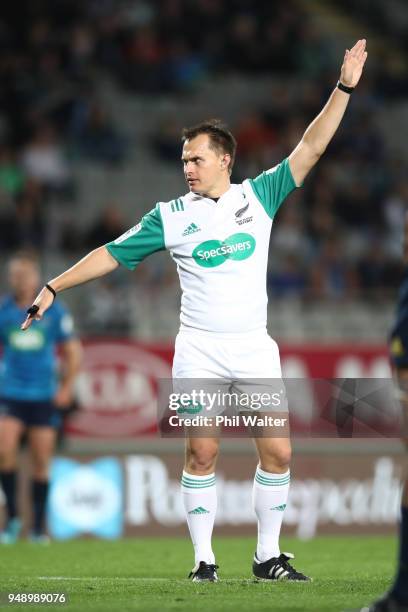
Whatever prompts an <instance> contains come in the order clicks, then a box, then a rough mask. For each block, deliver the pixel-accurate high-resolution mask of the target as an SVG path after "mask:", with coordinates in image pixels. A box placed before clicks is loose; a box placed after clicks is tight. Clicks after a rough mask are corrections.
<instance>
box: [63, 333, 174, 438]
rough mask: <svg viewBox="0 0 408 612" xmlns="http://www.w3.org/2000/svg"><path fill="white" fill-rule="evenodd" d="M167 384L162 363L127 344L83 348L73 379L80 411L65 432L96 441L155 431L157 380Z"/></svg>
mask: <svg viewBox="0 0 408 612" xmlns="http://www.w3.org/2000/svg"><path fill="white" fill-rule="evenodd" d="M159 378H171V366H170V364H169V363H168V362H166V361H165V360H164V359H162V358H160V357H159V356H157V355H154V354H152V353H151V352H149V351H147V350H144V349H143V348H141V347H139V346H138V347H136V346H135V345H132V344H131V343H126V342H117V341H116V342H112V341H111V342H95V343H87V344H85V350H84V360H83V364H82V369H81V372H80V374H79V376H78V379H77V395H78V400H79V404H80V407H81V409H80V410H79V411H78V412H76V413H74V414H73V415H72V416H71V417H70V418H69V421H68V424H67V431H68V432H69V433H72V434H76V435H78V434H79V435H81V434H82V435H88V436H89V435H90V436H97V437H132V436H135V435H138V434H142V433H146V432H149V431H152V432H153V431H155V429H156V422H157V379H159Z"/></svg>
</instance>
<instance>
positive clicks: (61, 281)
mask: <svg viewBox="0 0 408 612" xmlns="http://www.w3.org/2000/svg"><path fill="white" fill-rule="evenodd" d="M118 266H119V263H118V262H117V261H116V259H115V258H114V257H112V255H111V254H110V253H109V251H108V250H107V248H106V247H105V246H101V247H99V248H97V249H95V250H94V251H91V252H90V253H88V255H86V256H85V257H83V258H82V259H81V260H80V261H78V262H77V263H76V264H75V265H73V266H72V268H69V269H68V270H66V271H65V272H63V273H62V274H60V275H59V276H56V277H55V278H53V279H52V280H50V281H49V282H48V283H47V284H46V285H44V287H43V288H42V289H41V291H40V293H39V294H38V295H37V297H36V298H35V300H34V302H33V304H32V305H31V306H30V308H29V309H28V311H27V313H28V314H27V318H26V319H25V321H24V323H22V325H21V329H23V330H25V329H28V328H29V327H30V325H31V323H32V322H33V321H34V320H36V321H39V320H40V319H41V318H42V316H43V314H44V312H45V311H46V310H48V308H49V307H50V306H51V305H52V303H53V301H54V299H55V296H56V294H57V293H59V292H60V291H64V289H70V288H71V287H75V286H76V285H81V284H82V283H86V282H87V281H90V280H93V279H94V278H98V277H99V276H104V275H105V274H108V273H109V272H112V271H113V270H115V269H116V268H117V267H118Z"/></svg>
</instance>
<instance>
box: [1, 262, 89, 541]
mask: <svg viewBox="0 0 408 612" xmlns="http://www.w3.org/2000/svg"><path fill="white" fill-rule="evenodd" d="M8 280H9V285H10V289H11V293H10V295H8V296H7V297H5V299H3V301H2V302H1V303H0V343H1V345H2V350H3V355H2V361H1V368H0V482H1V486H2V489H3V492H4V496H5V502H6V504H5V505H6V520H5V525H4V530H3V532H2V533H1V534H0V542H2V543H4V544H7V543H13V542H15V541H16V539H17V538H18V536H19V534H20V530H21V520H20V519H19V517H18V512H17V507H16V488H17V487H16V480H17V479H16V470H17V461H18V450H19V445H20V440H21V437H22V435H23V434H24V433H25V432H26V433H27V441H28V446H29V450H30V454H31V466H32V502H33V524H32V532H31V539H32V540H33V541H38V542H45V541H46V540H47V537H46V535H45V534H44V513H45V505H46V500H47V493H48V467H49V463H50V460H51V457H52V455H53V452H54V448H55V442H56V436H57V430H58V427H59V425H60V423H61V409H63V408H65V407H68V406H69V405H70V404H71V402H72V399H73V397H72V393H73V383H74V379H75V376H76V373H77V371H78V367H79V363H80V354H81V347H80V343H79V341H78V340H77V339H75V338H74V336H73V323H72V318H71V316H70V314H69V313H68V311H67V310H66V308H65V307H64V306H62V305H61V303H60V302H58V303H55V304H53V305H52V307H51V308H50V309H49V310H48V311H47V314H46V316H45V317H44V321H43V324H42V325H41V326H36V327H32V328H31V329H30V330H29V332H30V333H29V334H28V335H27V333H24V332H22V331H21V329H20V324H21V317H23V316H24V313H25V311H26V310H27V307H28V306H29V305H30V304H31V303H32V301H33V298H34V297H35V295H36V293H37V291H38V287H39V285H40V273H39V266H38V262H37V260H36V258H35V256H33V255H32V254H31V253H20V254H16V255H14V256H13V257H12V259H11V260H10V262H9V267H8ZM57 347H58V348H60V349H61V366H62V367H61V376H59V372H58V368H57V355H56V349H57Z"/></svg>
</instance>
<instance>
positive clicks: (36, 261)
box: [9, 248, 40, 268]
mask: <svg viewBox="0 0 408 612" xmlns="http://www.w3.org/2000/svg"><path fill="white" fill-rule="evenodd" d="M12 261H29V262H30V263H32V264H33V266H36V267H37V268H39V267H40V258H39V256H38V253H37V251H35V250H34V249H29V248H28V249H21V250H19V251H15V252H14V253H13V254H12V255H10V257H9V264H10V263H11V262H12Z"/></svg>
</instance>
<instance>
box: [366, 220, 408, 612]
mask: <svg viewBox="0 0 408 612" xmlns="http://www.w3.org/2000/svg"><path fill="white" fill-rule="evenodd" d="M404 264H405V273H404V277H403V279H402V283H401V287H400V290H399V294H398V304H397V313H396V317H395V324H394V326H393V328H392V331H391V335H390V354H391V364H392V369H393V375H394V379H395V384H396V388H397V392H398V397H399V401H400V404H401V409H402V410H403V413H404V422H405V431H404V433H403V438H404V442H405V447H406V448H408V436H407V425H408V217H407V221H406V223H405V240H404ZM363 611H366V612H407V611H408V482H407V479H405V483H404V489H403V492H402V501H401V524H400V550H399V558H398V568H397V575H396V577H395V580H394V584H393V585H392V587H391V589H390V591H389V592H388V593H387V594H386V595H385V596H384V597H383V598H382V599H380V600H379V601H377V602H375V603H373V604H372V605H371V607H370V608H363Z"/></svg>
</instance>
